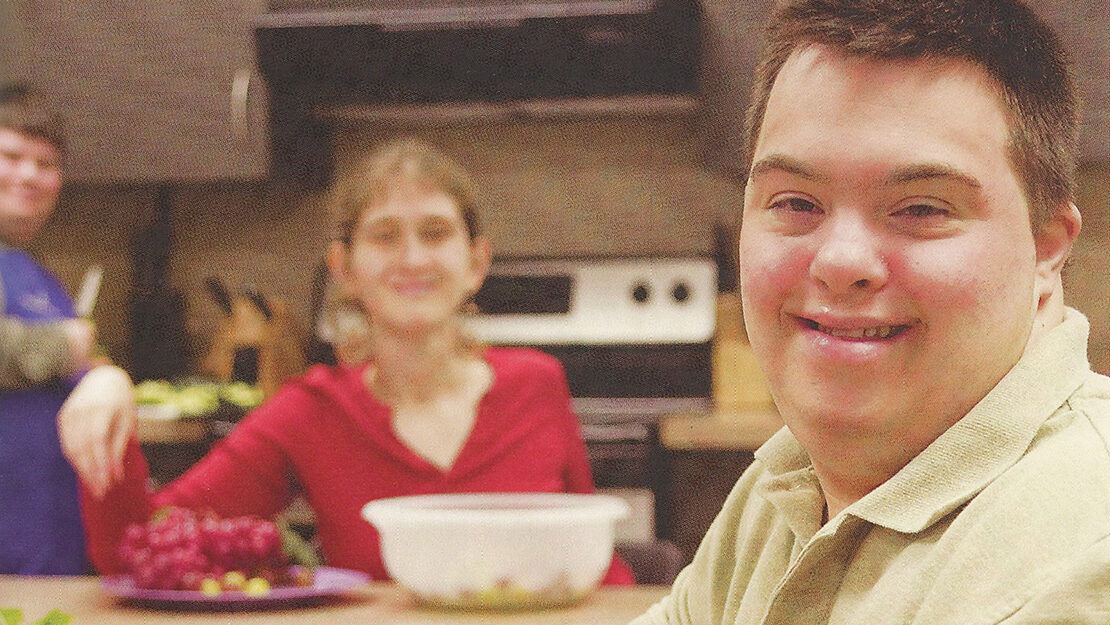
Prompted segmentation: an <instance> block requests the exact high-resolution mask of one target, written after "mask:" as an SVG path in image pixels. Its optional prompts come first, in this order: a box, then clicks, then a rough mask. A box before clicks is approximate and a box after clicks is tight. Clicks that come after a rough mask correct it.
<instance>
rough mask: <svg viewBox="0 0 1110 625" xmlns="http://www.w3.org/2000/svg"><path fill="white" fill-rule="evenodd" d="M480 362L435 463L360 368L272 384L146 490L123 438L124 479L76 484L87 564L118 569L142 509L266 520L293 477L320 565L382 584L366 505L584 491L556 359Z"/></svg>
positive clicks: (622, 573)
mask: <svg viewBox="0 0 1110 625" xmlns="http://www.w3.org/2000/svg"><path fill="white" fill-rule="evenodd" d="M485 357H486V360H487V362H488V363H489V365H490V367H491V368H492V369H493V384H492V386H491V387H490V389H489V391H488V392H487V393H486V395H485V397H484V398H483V399H482V401H481V402H480V403H479V405H478V412H477V417H476V418H475V422H474V426H473V430H472V431H471V432H470V435H469V438H468V439H467V440H466V442H465V443H464V444H463V446H462V449H461V450H460V451H459V454H458V457H457V458H456V459H455V462H454V464H453V465H452V466H451V467H450V468H449V469H447V470H443V469H440V468H439V467H437V466H436V465H434V464H432V463H430V462H428V461H427V460H425V459H424V458H422V457H421V456H419V455H417V454H416V453H415V452H414V451H413V450H412V449H410V448H409V447H407V446H406V445H405V444H404V443H403V442H402V441H401V440H400V439H399V438H398V437H397V435H396V434H395V433H394V431H393V428H392V426H391V421H390V411H389V408H388V407H387V406H386V405H384V404H382V403H381V402H379V401H377V400H376V399H375V398H374V397H373V396H372V395H371V394H370V392H369V390H368V389H367V387H366V385H365V384H364V383H363V382H362V373H363V368H362V367H354V368H352V367H324V366H317V367H313V368H312V369H310V370H309V371H308V372H307V373H306V374H305V375H304V376H302V377H301V378H298V379H296V380H294V381H291V382H289V383H287V384H285V385H284V386H283V387H282V388H281V389H280V390H279V391H278V392H277V393H276V394H275V395H274V396H273V397H272V398H271V399H270V400H269V401H267V402H266V403H265V404H263V405H262V406H260V407H258V408H257V409H256V410H254V411H253V412H251V413H250V414H249V415H247V416H246V417H245V418H244V419H243V421H242V422H240V423H239V424H238V425H237V426H236V427H235V429H234V430H232V432H231V433H230V434H229V435H228V436H227V437H226V438H224V439H223V440H221V441H220V442H219V443H217V444H216V445H215V446H214V447H213V448H212V451H211V452H209V454H208V455H207V456H205V457H204V458H203V459H202V460H201V461H199V462H198V463H197V464H196V465H194V466H193V467H192V468H190V469H189V470H188V471H187V472H186V473H185V474H184V475H182V476H181V477H180V478H178V479H177V480H176V481H174V482H173V483H171V484H169V485H168V486H166V488H164V489H162V490H161V491H159V492H157V493H150V492H149V491H148V489H147V488H146V483H147V476H148V470H147V464H146V461H145V459H144V458H143V456H142V452H141V450H140V448H139V446H138V443H137V442H135V441H132V443H131V446H130V448H129V449H128V452H127V458H126V460H125V463H126V476H125V478H124V480H123V482H121V483H120V484H119V485H117V486H116V487H114V488H113V489H112V490H111V491H110V492H109V493H108V495H107V496H106V497H105V498H104V499H103V500H97V499H95V498H93V497H92V496H90V495H89V493H88V491H86V490H85V489H82V490H83V493H82V509H83V513H84V518H85V527H86V534H87V538H88V545H89V554H90V556H91V558H92V561H93V563H94V564H95V565H96V567H97V569H98V570H99V571H100V572H101V573H114V572H119V571H120V570H121V566H120V564H119V562H118V561H117V557H116V545H118V544H119V539H120V537H121V536H122V532H123V529H124V528H125V527H126V526H127V525H128V524H129V523H133V522H136V521H142V520H145V519H147V518H148V517H149V514H150V511H151V510H153V509H155V508H158V507H161V506H165V505H171V504H172V505H178V506H185V507H190V508H196V509H211V510H213V511H215V512H216V513H217V514H220V515H221V516H240V515H247V514H251V515H255V516H260V517H263V518H270V517H273V516H274V515H275V514H277V513H279V512H281V511H282V510H283V509H284V508H285V506H286V505H288V504H289V502H290V500H291V499H292V497H293V495H294V492H295V484H296V483H299V484H300V485H301V487H302V488H303V492H304V496H305V497H306V498H307V500H308V502H309V504H311V506H312V509H313V510H314V511H315V513H316V527H317V533H318V534H317V535H318V538H319V542H320V547H321V549H322V551H323V556H324V560H325V561H326V562H327V563H328V564H329V565H331V566H337V567H344V568H351V569H357V570H360V571H366V572H367V573H369V574H371V575H372V576H373V577H374V578H375V579H387V577H388V576H387V574H386V571H385V568H384V566H383V564H382V560H381V551H380V548H379V544H378V535H377V532H376V531H375V530H374V528H373V527H372V526H371V525H370V524H369V523H367V522H366V521H365V520H364V519H363V518H362V516H361V509H362V506H363V505H364V504H366V502H368V501H371V500H373V499H380V498H383V497H395V496H402V495H417V494H426V493H465V492H513V491H515V492H519V491H537V492H572V493H588V492H592V491H593V481H592V477H591V475H590V466H589V462H588V460H587V457H586V448H585V445H584V443H583V442H582V437H581V433H580V431H579V425H578V420H577V418H576V417H575V415H574V413H573V412H572V410H571V406H570V393H569V389H568V388H567V382H566V377H565V374H564V373H563V369H562V366H561V365H560V363H559V362H558V361H557V360H555V359H554V358H552V357H550V356H548V355H546V354H543V353H541V352H538V351H535V350H529V349H507V348H490V349H487V350H486V352H485ZM605 583H608V584H630V583H632V574H631V572H630V571H629V570H628V568H627V567H626V566H625V565H624V564H623V563H622V562H621V561H619V560H618V559H615V560H614V563H613V565H612V566H611V567H610V570H609V572H608V574H607V576H606V578H605Z"/></svg>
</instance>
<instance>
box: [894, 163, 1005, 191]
mask: <svg viewBox="0 0 1110 625" xmlns="http://www.w3.org/2000/svg"><path fill="white" fill-rule="evenodd" d="M933 178H948V179H951V180H956V181H957V182H961V183H963V184H965V185H967V186H969V187H971V188H973V189H981V188H982V187H983V183H981V182H979V180H978V179H977V178H975V177H974V176H971V175H969V174H966V173H964V172H962V171H960V170H959V169H956V168H955V167H952V166H951V165H946V164H944V163H922V164H919V165H906V166H904V167H899V168H897V169H895V170H894V171H893V172H891V174H890V175H889V176H887V179H886V182H887V184H906V183H908V182H916V181H918V180H929V179H933Z"/></svg>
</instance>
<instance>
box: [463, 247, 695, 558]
mask: <svg viewBox="0 0 1110 625" xmlns="http://www.w3.org/2000/svg"><path fill="white" fill-rule="evenodd" d="M716 295H717V264H716V263H715V262H714V260H713V259H712V258H708V257H639V258H515V259H499V260H497V261H495V263H494V265H493V267H492V269H491V272H490V275H489V277H488V278H487V280H486V282H485V284H484V285H483V287H482V289H481V291H480V292H479V293H478V294H477V296H476V303H477V305H478V309H479V312H478V314H477V315H475V316H474V317H473V318H472V319H471V320H470V323H471V330H472V331H473V332H474V334H475V335H476V336H477V337H478V338H479V339H481V340H483V341H485V342H487V343H490V344H494V345H524V346H531V347H536V348H539V349H541V350H543V351H546V352H548V353H550V354H552V355H554V356H555V357H557V358H558V359H559V360H560V361H562V363H563V365H564V367H565V369H566V373H567V380H568V382H569V385H570V391H571V395H572V399H573V405H574V409H575V411H576V412H577V414H578V416H579V418H580V420H581V423H582V432H583V436H584V438H585V440H586V446H587V450H588V452H589V455H590V461H591V465H592V468H593V472H594V480H595V481H596V482H597V484H598V486H599V488H602V489H610V490H611V491H613V492H617V493H618V494H622V495H624V496H625V497H626V498H628V499H630V503H632V504H633V510H634V514H633V518H632V519H631V520H630V521H629V522H628V523H627V524H626V532H628V533H629V535H628V536H627V537H628V538H630V539H633V540H645V539H651V538H654V537H662V538H666V537H667V534H668V529H667V528H668V520H669V514H668V507H667V501H666V494H667V490H668V488H667V486H668V478H669V474H668V471H667V466H666V456H665V454H664V453H663V450H662V448H661V446H660V444H659V440H658V422H659V419H660V418H661V417H663V416H665V415H668V414H672V413H675V412H688V411H704V410H707V409H708V408H709V407H710V403H711V400H710V396H711V340H712V336H713V331H714V324H715V315H716ZM645 534H650V535H651V536H646V535H645Z"/></svg>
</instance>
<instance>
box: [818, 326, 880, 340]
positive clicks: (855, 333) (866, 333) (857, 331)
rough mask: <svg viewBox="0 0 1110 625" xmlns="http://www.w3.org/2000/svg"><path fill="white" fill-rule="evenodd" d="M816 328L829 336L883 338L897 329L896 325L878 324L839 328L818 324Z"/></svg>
mask: <svg viewBox="0 0 1110 625" xmlns="http://www.w3.org/2000/svg"><path fill="white" fill-rule="evenodd" d="M817 329H818V330H820V331H821V332H824V333H825V334H829V335H831V336H836V337H841V338H848V339H875V338H879V339H885V338H887V337H888V336H890V335H891V334H894V332H895V331H896V330H897V329H898V326H879V327H877V328H852V329H840V328H830V327H828V326H823V325H818V326H817Z"/></svg>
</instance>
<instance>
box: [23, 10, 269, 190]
mask: <svg viewBox="0 0 1110 625" xmlns="http://www.w3.org/2000/svg"><path fill="white" fill-rule="evenodd" d="M15 4H16V7H17V8H16V11H17V12H18V17H19V20H20V21H21V22H22V23H23V25H24V35H23V44H24V48H25V51H26V57H27V60H28V65H29V67H28V68H26V70H25V72H24V73H25V74H27V78H28V79H30V80H31V81H32V82H33V83H35V84H36V85H37V86H38V87H39V88H41V89H43V90H44V91H46V92H47V93H48V94H50V95H51V96H52V98H53V99H54V100H55V101H56V102H57V103H58V104H59V106H60V107H61V108H62V110H63V112H64V113H65V115H66V118H67V123H68V133H67V134H68V139H69V154H68V157H67V158H68V162H67V167H66V173H67V175H68V177H69V179H70V180H72V181H79V182H95V183H106V182H112V183H121V182H122V183H145V182H163V181H193V180H218V179H240V180H241V179H251V178H258V177H262V176H264V175H265V174H266V173H267V169H268V147H267V138H266V126H267V124H266V120H265V118H264V116H265V109H266V98H265V96H264V94H263V93H261V91H260V87H261V85H260V79H259V78H258V75H257V72H256V70H255V60H254V52H253V44H252V41H253V39H252V38H251V20H252V18H253V17H254V15H256V14H257V13H258V12H260V11H261V10H262V6H261V3H259V2H256V1H254V0H196V1H190V2H135V1H133V0H88V1H85V2H71V1H69V0H17V2H16V3H15Z"/></svg>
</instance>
